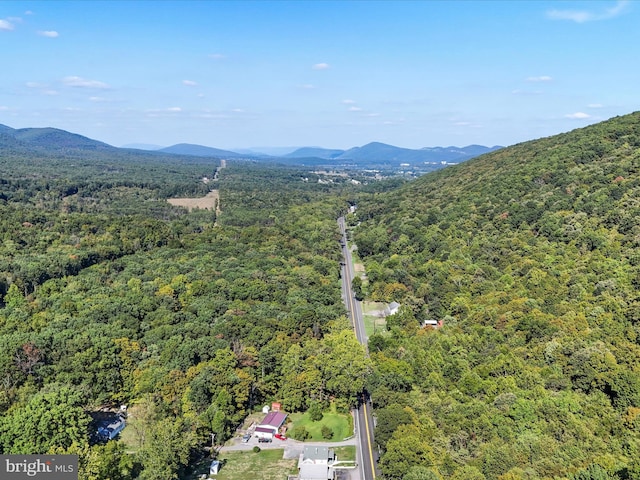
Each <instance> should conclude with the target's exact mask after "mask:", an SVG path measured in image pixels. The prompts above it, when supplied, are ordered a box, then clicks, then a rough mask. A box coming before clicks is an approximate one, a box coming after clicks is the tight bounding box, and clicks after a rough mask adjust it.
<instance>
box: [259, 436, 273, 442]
mask: <svg viewBox="0 0 640 480" xmlns="http://www.w3.org/2000/svg"><path fill="white" fill-rule="evenodd" d="M258 443H271V439H270V438H265V437H260V438H258Z"/></svg>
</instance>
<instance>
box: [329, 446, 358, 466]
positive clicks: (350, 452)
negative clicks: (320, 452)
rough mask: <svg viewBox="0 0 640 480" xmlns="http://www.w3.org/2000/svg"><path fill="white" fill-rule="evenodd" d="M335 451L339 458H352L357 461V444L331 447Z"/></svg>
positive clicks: (351, 459)
mask: <svg viewBox="0 0 640 480" xmlns="http://www.w3.org/2000/svg"><path fill="white" fill-rule="evenodd" d="M331 448H333V451H334V452H336V457H338V460H340V461H345V460H350V461H352V462H355V461H356V446H355V445H347V446H346V447H331Z"/></svg>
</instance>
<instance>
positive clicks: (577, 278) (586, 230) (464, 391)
mask: <svg viewBox="0 0 640 480" xmlns="http://www.w3.org/2000/svg"><path fill="white" fill-rule="evenodd" d="M639 198H640V113H634V114H631V115H627V116H623V117H617V118H614V119H611V120H609V121H606V122H603V123H600V124H597V125H593V126H589V127H586V128H583V129H579V130H575V131H572V132H569V133H566V134H562V135H558V136H554V137H549V138H544V139H540V140H536V141H532V142H527V143H522V144H519V145H515V146H513V147H510V148H506V149H504V150H500V151H497V152H494V153H490V154H488V155H484V156H482V157H479V158H477V159H473V160H470V161H469V162H467V163H465V164H463V165H460V166H456V167H450V168H447V169H444V170H441V171H439V172H436V173H433V174H430V175H427V176H424V177H422V178H420V179H418V180H416V181H414V182H412V183H410V184H407V185H405V186H403V187H401V188H400V189H399V190H397V191H393V192H385V193H378V194H367V195H362V196H361V198H360V201H359V208H358V210H357V212H356V214H355V216H352V218H350V221H351V224H352V225H356V224H358V226H357V228H356V229H355V236H354V238H355V241H356V243H357V245H358V249H359V253H360V255H361V257H362V258H363V259H364V260H365V264H366V271H367V277H368V284H367V285H365V293H366V294H367V295H368V296H369V297H370V298H371V299H374V300H379V301H387V302H388V301H392V300H394V301H397V302H399V303H401V304H402V307H401V309H400V312H399V313H397V314H396V315H394V316H392V317H389V318H388V327H389V332H388V333H387V334H377V335H374V336H373V337H371V338H370V340H369V350H370V352H371V358H372V361H373V363H374V372H373V373H372V375H371V376H370V377H369V379H368V387H369V389H370V392H371V395H372V399H373V402H374V404H375V406H376V408H377V409H378V410H377V415H378V425H377V429H376V441H377V442H378V443H379V445H380V447H381V449H382V451H383V455H382V458H381V462H380V463H381V468H382V470H383V472H384V473H385V474H386V478H389V479H402V478H404V479H415V478H429V479H431V478H452V479H458V480H459V479H483V478H486V479H500V480H507V479H542V478H548V479H551V478H554V479H573V480H587V479H594V480H595V479H637V478H640V460H639V458H640V291H639V288H638V287H639V286H640V250H639V249H638V247H639V246H640V204H639V202H638V199H639ZM425 320H442V321H443V326H442V328H438V329H432V328H421V324H422V322H423V321H425Z"/></svg>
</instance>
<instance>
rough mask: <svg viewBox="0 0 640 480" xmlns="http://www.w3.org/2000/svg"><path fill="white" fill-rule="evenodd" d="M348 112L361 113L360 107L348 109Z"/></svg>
mask: <svg viewBox="0 0 640 480" xmlns="http://www.w3.org/2000/svg"><path fill="white" fill-rule="evenodd" d="M349 111H350V112H361V111H362V109H361V108H360V107H349Z"/></svg>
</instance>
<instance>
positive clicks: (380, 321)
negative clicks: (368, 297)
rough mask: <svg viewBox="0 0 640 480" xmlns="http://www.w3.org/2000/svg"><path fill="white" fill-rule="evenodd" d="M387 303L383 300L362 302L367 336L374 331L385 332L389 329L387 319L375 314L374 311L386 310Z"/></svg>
mask: <svg viewBox="0 0 640 480" xmlns="http://www.w3.org/2000/svg"><path fill="white" fill-rule="evenodd" d="M386 306H387V304H386V303H381V302H367V301H364V302H362V317H363V319H364V329H365V332H366V333H367V337H370V336H371V335H373V334H374V333H381V334H384V333H385V332H386V331H387V321H386V320H385V319H384V317H379V316H378V315H374V312H377V311H379V310H384V308H385V307H386Z"/></svg>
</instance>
